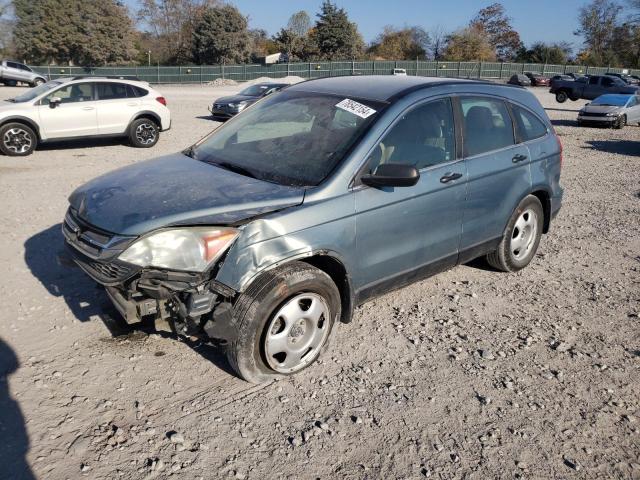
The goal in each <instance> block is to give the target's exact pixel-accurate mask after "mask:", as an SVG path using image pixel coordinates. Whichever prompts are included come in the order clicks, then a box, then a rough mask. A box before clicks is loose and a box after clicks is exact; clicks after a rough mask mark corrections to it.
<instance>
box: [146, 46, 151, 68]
mask: <svg viewBox="0 0 640 480" xmlns="http://www.w3.org/2000/svg"><path fill="white" fill-rule="evenodd" d="M147 59H148V60H149V66H151V50H148V51H147Z"/></svg>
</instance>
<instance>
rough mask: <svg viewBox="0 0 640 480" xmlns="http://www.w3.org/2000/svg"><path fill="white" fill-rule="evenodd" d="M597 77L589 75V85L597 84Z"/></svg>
mask: <svg viewBox="0 0 640 480" xmlns="http://www.w3.org/2000/svg"><path fill="white" fill-rule="evenodd" d="M597 84H598V77H589V85H597Z"/></svg>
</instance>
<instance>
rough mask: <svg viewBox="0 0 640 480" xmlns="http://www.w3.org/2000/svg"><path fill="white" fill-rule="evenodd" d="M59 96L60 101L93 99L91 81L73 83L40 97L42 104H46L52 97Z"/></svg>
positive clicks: (86, 100)
mask: <svg viewBox="0 0 640 480" xmlns="http://www.w3.org/2000/svg"><path fill="white" fill-rule="evenodd" d="M56 97H57V98H59V99H60V103H75V102H90V101H92V100H93V88H92V84H91V83H74V84H72V85H67V86H65V87H62V88H60V89H58V90H56V91H55V92H53V93H50V94H49V95H47V96H46V97H44V98H43V99H42V104H43V105H48V104H49V101H50V100H51V99H52V98H56Z"/></svg>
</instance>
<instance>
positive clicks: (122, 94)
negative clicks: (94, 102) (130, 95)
mask: <svg viewBox="0 0 640 480" xmlns="http://www.w3.org/2000/svg"><path fill="white" fill-rule="evenodd" d="M96 88H97V92H98V100H117V99H119V98H127V85H124V84H122V83H98V84H97V85H96Z"/></svg>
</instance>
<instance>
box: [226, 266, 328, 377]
mask: <svg viewBox="0 0 640 480" xmlns="http://www.w3.org/2000/svg"><path fill="white" fill-rule="evenodd" d="M305 306H306V309H305ZM287 310H289V312H290V313H287ZM312 310H314V311H316V313H314V314H312V316H315V317H317V319H315V320H313V319H312V318H311V317H310V318H307V317H305V316H303V314H304V313H305V312H310V311H312ZM296 314H297V316H296ZM289 315H290V316H291V317H292V318H290V319H289V321H290V322H292V324H291V325H288V323H289V321H287V320H286V318H287V316H289ZM339 317H340V293H339V292H338V289H337V287H336V285H335V284H334V283H333V281H332V280H331V278H330V277H329V275H327V274H326V273H324V272H323V271H322V270H319V269H317V268H315V267H313V266H311V265H308V264H306V263H304V262H297V261H296V262H291V263H288V264H286V265H283V266H281V267H278V268H276V269H274V270H271V271H268V272H265V273H264V274H262V275H261V276H260V277H258V279H256V280H255V281H254V282H253V283H252V284H251V286H250V287H249V288H248V289H247V291H246V292H245V293H243V294H241V296H240V297H239V298H238V299H237V301H236V304H235V306H234V310H233V315H232V321H231V322H232V327H233V328H235V329H236V332H237V336H236V339H235V340H233V341H232V342H230V343H229V345H227V351H226V353H227V359H228V360H229V364H230V365H231V367H232V368H233V370H234V371H235V372H236V373H237V374H238V376H240V377H241V378H243V379H244V380H246V381H248V382H251V383H263V382H267V381H270V380H274V379H276V378H280V377H283V376H287V375H293V374H294V373H298V372H299V371H301V370H303V369H304V368H306V367H308V366H309V365H311V364H313V362H315V361H316V360H317V359H318V357H319V356H320V354H321V353H322V351H323V350H324V349H325V348H326V346H327V344H328V340H329V337H330V336H331V330H332V329H333V325H334V324H335V322H336V321H337V319H338V318H339ZM292 334H293V335H292ZM300 340H304V341H303V342H302V343H301V344H303V345H304V346H303V347H301V348H300V349H299V352H298V353H297V354H296V352H295V346H296V345H295V342H296V341H300ZM279 350H282V351H279ZM300 352H303V353H300ZM304 352H306V353H304ZM288 358H289V360H287V359H288Z"/></svg>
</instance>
